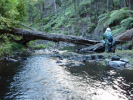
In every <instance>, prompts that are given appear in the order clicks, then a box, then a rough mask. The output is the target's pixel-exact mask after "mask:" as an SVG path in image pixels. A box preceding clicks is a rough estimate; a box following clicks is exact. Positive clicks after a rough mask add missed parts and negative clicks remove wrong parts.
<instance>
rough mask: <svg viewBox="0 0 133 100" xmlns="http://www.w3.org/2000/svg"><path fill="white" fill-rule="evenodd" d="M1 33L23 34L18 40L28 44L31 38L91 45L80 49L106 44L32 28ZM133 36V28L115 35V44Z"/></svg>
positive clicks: (97, 49)
mask: <svg viewBox="0 0 133 100" xmlns="http://www.w3.org/2000/svg"><path fill="white" fill-rule="evenodd" d="M0 33H1V34H4V33H10V34H14V35H20V36H23V38H22V39H21V40H19V41H16V42H18V43H21V44H26V43H27V42H29V41H31V40H36V39H43V40H49V41H54V42H59V41H63V42H69V43H74V44H81V45H88V46H89V47H87V48H83V49H80V51H86V50H87V51H100V50H104V45H103V43H102V42H101V41H97V40H89V39H85V38H82V37H78V36H72V35H64V34H57V33H44V32H39V31H31V30H26V29H19V28H11V29H8V30H0ZM132 37H133V28H132V29H130V30H127V31H125V32H123V33H120V34H119V35H117V36H115V37H114V40H115V45H116V44H120V43H125V42H127V41H133V38H132ZM132 43H133V42H132ZM90 45H91V46H90Z"/></svg>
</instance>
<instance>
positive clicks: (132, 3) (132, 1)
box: [129, 0, 133, 10]
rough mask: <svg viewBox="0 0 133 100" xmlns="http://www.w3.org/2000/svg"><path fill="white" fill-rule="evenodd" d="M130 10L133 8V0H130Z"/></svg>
mask: <svg viewBox="0 0 133 100" xmlns="http://www.w3.org/2000/svg"><path fill="white" fill-rule="evenodd" d="M129 10H133V0H129Z"/></svg>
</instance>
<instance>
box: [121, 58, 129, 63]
mask: <svg viewBox="0 0 133 100" xmlns="http://www.w3.org/2000/svg"><path fill="white" fill-rule="evenodd" d="M120 61H122V62H126V63H129V60H128V59H120Z"/></svg>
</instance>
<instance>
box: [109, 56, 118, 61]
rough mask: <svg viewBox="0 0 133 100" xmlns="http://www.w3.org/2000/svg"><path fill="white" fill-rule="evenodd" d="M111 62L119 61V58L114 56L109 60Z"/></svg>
mask: <svg viewBox="0 0 133 100" xmlns="http://www.w3.org/2000/svg"><path fill="white" fill-rule="evenodd" d="M111 60H112V61H118V60H120V57H119V56H117V55H114V56H113V57H112V58H111Z"/></svg>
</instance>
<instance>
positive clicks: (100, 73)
mask: <svg viewBox="0 0 133 100" xmlns="http://www.w3.org/2000/svg"><path fill="white" fill-rule="evenodd" d="M0 63H1V65H0V100H12V99H14V100H25V99H26V100H27V99H28V100H132V96H133V78H132V77H133V71H132V70H117V69H113V68H110V67H108V66H103V65H101V64H100V63H97V62H86V63H85V65H83V66H75V67H73V66H59V65H58V64H57V63H56V61H55V60H53V59H51V58H50V57H49V55H34V56H29V57H28V58H27V60H25V61H21V62H16V63H7V62H5V61H1V62H0Z"/></svg>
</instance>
